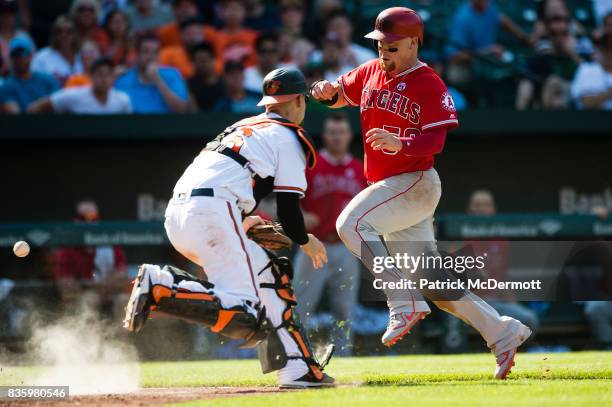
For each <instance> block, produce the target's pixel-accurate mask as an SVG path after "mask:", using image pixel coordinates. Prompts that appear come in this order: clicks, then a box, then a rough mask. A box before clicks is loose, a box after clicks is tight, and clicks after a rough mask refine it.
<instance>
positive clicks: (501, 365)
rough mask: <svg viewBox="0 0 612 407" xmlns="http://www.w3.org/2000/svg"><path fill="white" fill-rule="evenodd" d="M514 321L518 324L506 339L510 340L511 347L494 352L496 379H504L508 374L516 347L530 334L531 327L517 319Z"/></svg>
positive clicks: (512, 364) (512, 363)
mask: <svg viewBox="0 0 612 407" xmlns="http://www.w3.org/2000/svg"><path fill="white" fill-rule="evenodd" d="M516 322H518V323H519V324H520V325H519V326H518V329H517V332H516V333H515V334H513V335H512V336H511V337H510V338H509V339H508V340H509V341H511V342H512V345H511V346H512V347H511V348H510V349H509V350H506V351H504V352H500V353H496V354H495V362H496V366H495V378H496V379H498V380H504V379H506V377H507V376H508V375H509V374H510V370H511V369H512V367H513V366H514V357H515V356H516V351H517V349H518V347H519V346H521V345H522V344H523V343H524V342H525V341H526V340H527V339H528V338H529V336H531V329H529V328H528V327H527V326H525V325H523V324H521V323H520V322H519V321H516ZM506 348H507V347H506Z"/></svg>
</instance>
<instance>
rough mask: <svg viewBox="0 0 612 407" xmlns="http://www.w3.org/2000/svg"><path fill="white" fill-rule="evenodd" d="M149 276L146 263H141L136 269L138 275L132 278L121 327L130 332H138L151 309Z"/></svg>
mask: <svg viewBox="0 0 612 407" xmlns="http://www.w3.org/2000/svg"><path fill="white" fill-rule="evenodd" d="M150 289H151V278H150V277H149V272H148V265H147V264H143V265H141V266H140V268H139V269H138V276H137V277H136V279H135V280H134V286H133V287H132V293H131V295H130V299H129V301H128V303H127V306H126V307H125V318H124V319H123V327H124V328H125V329H127V330H128V331H130V332H138V331H140V329H142V327H143V326H144V324H145V322H146V321H147V318H148V317H149V313H150V311H151V304H152V300H151V293H150Z"/></svg>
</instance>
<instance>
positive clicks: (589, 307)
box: [584, 301, 612, 350]
mask: <svg viewBox="0 0 612 407" xmlns="http://www.w3.org/2000/svg"><path fill="white" fill-rule="evenodd" d="M584 313H585V315H586V317H587V319H588V320H589V323H590V324H591V330H592V331H593V337H594V338H595V340H596V341H597V344H598V345H600V346H601V347H603V348H604V349H607V350H612V301H587V302H586V305H585V307H584Z"/></svg>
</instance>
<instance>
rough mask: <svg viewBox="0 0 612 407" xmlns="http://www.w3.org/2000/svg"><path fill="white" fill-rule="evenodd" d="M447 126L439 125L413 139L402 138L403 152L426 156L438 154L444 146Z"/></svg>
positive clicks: (413, 155)
mask: <svg viewBox="0 0 612 407" xmlns="http://www.w3.org/2000/svg"><path fill="white" fill-rule="evenodd" d="M445 141H446V126H437V127H433V128H430V129H427V131H425V132H423V133H422V134H420V135H418V136H416V137H415V138H413V139H411V140H402V154H405V155H409V156H412V157H426V156H430V155H434V154H438V153H440V152H441V151H442V149H443V148H444V142H445Z"/></svg>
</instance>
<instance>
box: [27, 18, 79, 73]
mask: <svg viewBox="0 0 612 407" xmlns="http://www.w3.org/2000/svg"><path fill="white" fill-rule="evenodd" d="M49 43H50V45H49V46H48V47H45V48H43V49H41V50H40V51H38V52H37V53H36V54H35V55H34V58H33V59H32V71H34V72H45V73H48V74H50V75H53V76H55V77H56V78H57V79H58V80H59V81H60V83H61V84H63V83H64V81H65V80H66V79H67V78H68V77H69V76H70V75H72V74H75V73H82V72H83V64H82V63H81V57H80V55H79V54H78V44H77V41H76V37H75V33H74V24H73V23H72V21H71V20H70V19H69V18H68V17H66V16H64V15H61V16H59V17H57V18H56V19H55V22H54V23H53V26H52V27H51V37H50V41H49Z"/></svg>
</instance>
